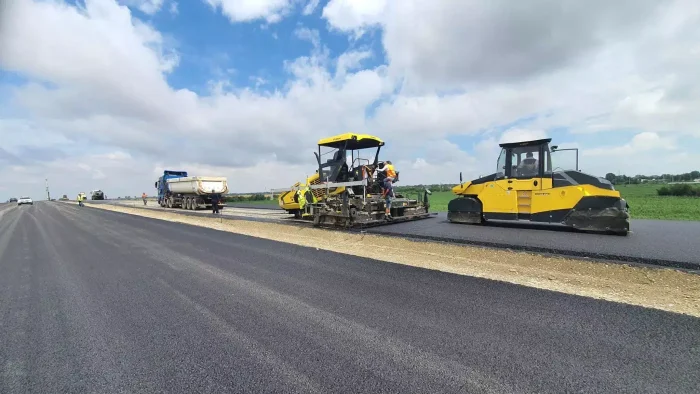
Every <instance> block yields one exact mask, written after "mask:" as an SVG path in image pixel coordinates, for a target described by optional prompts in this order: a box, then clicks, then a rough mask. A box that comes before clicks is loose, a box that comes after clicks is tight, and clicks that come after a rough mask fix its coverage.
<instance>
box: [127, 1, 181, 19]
mask: <svg viewBox="0 0 700 394" xmlns="http://www.w3.org/2000/svg"><path fill="white" fill-rule="evenodd" d="M119 2H120V3H122V4H124V5H127V6H129V7H134V8H137V9H138V10H140V11H141V12H143V13H144V14H148V15H154V14H156V13H157V12H158V11H160V9H161V8H162V7H163V0H120V1H119ZM176 7H177V5H176Z"/></svg>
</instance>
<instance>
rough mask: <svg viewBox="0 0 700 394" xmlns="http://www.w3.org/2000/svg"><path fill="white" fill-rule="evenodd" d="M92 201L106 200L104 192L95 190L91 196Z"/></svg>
mask: <svg viewBox="0 0 700 394" xmlns="http://www.w3.org/2000/svg"><path fill="white" fill-rule="evenodd" d="M90 199H91V200H104V199H105V194H104V192H103V191H102V190H93V191H92V194H91V196H90Z"/></svg>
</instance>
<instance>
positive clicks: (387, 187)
mask: <svg viewBox="0 0 700 394" xmlns="http://www.w3.org/2000/svg"><path fill="white" fill-rule="evenodd" d="M377 171H379V172H385V173H386V177H385V178H384V187H383V190H382V196H383V197H384V201H385V204H384V205H385V207H386V212H385V216H386V218H387V219H389V220H391V219H392V217H391V198H392V197H394V187H393V182H394V180H395V179H396V170H395V169H394V165H393V164H392V163H391V160H387V161H386V163H384V167H383V168H382V169H380V170H377Z"/></svg>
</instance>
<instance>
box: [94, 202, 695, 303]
mask: <svg viewBox="0 0 700 394" xmlns="http://www.w3.org/2000/svg"><path fill="white" fill-rule="evenodd" d="M88 205H89V208H88V209H91V208H96V209H102V210H107V211H112V212H120V213H124V214H129V215H137V216H142V217H148V218H154V219H159V220H165V221H170V222H177V223H185V224H190V225H195V226H201V227H207V228H211V229H216V230H220V231H227V232H231V233H236V234H242V235H249V236H253V237H257V238H263V239H268V240H275V241H279V242H284V243H288V244H294V245H300V246H306V247H312V248H316V249H318V250H327V251H334V252H338V253H343V254H348V255H354V256H360V257H365V258H371V259H376V260H381V261H386V262H390V263H397V264H403V265H408V266H413V267H420V268H426V269H431V270H438V271H443V272H450V273H454V274H459V275H467V276H473V277H479V278H486V279H491V280H496V281H502V282H508V283H513V284H518V285H523V286H529V287H533V288H537V289H543V290H551V291H556V292H561V293H567V294H573V295H579V296H585V297H590V298H594V299H602V300H607V301H613V302H619V303H624V304H630V305H637V306H642V307H646V308H654V309H659V310H664V311H669V312H675V313H681V314H686V315H691V316H696V317H700V275H697V274H693V273H688V272H683V271H679V270H674V269H667V268H647V267H640V266H636V265H626V264H618V263H613V264H607V263H604V262H598V261H595V262H594V261H585V260H580V259H565V258H560V257H547V256H542V255H538V254H532V253H525V252H513V251H508V250H494V249H487V248H479V247H469V246H461V245H453V244H447V243H439V242H427V241H414V240H407V239H400V238H396V237H385V236H381V235H371V234H348V233H342V232H334V231H328V230H321V229H313V228H306V227H292V226H286V225H281V224H275V223H265V222H254V221H247V220H240V219H236V220H232V219H227V218H224V217H213V216H210V215H206V216H205V215H196V216H186V215H181V214H177V213H171V212H163V211H159V210H144V209H134V208H129V207H125V206H117V205H110V204H94V205H93V204H88Z"/></svg>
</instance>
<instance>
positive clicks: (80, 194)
mask: <svg viewBox="0 0 700 394" xmlns="http://www.w3.org/2000/svg"><path fill="white" fill-rule="evenodd" d="M77 200H78V206H80V207H82V206H83V194H82V193H78V198H77Z"/></svg>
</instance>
